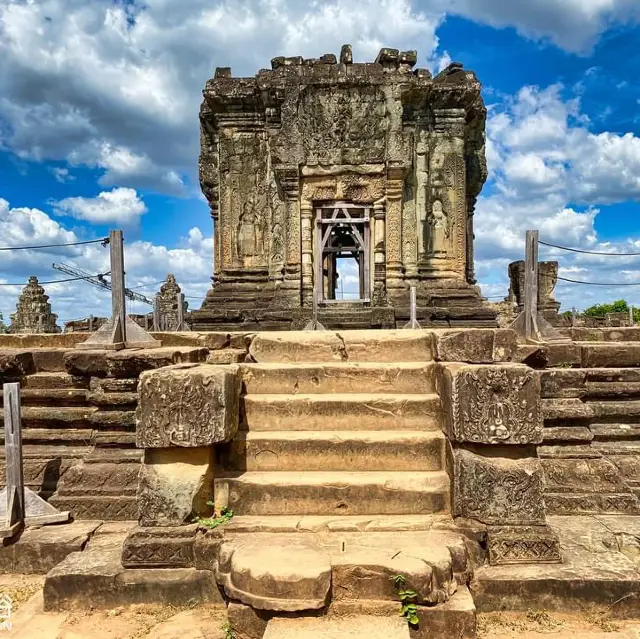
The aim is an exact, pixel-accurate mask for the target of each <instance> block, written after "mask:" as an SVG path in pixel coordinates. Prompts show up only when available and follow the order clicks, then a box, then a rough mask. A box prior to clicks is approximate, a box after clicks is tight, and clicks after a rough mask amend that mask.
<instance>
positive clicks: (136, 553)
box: [122, 524, 198, 568]
mask: <svg viewBox="0 0 640 639" xmlns="http://www.w3.org/2000/svg"><path fill="white" fill-rule="evenodd" d="M197 532H198V524H191V525H187V526H171V527H164V528H161V527H156V528H135V529H134V530H132V531H131V532H130V533H129V535H128V536H127V538H126V540H125V542H124V545H123V547H122V565H123V566H124V567H125V568H193V567H194V565H195V560H194V543H195V540H196V534H197Z"/></svg>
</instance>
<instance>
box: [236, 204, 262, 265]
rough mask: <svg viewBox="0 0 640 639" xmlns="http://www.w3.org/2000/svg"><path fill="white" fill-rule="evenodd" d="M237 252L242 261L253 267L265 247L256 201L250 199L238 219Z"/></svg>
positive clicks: (243, 206)
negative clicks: (255, 259) (254, 260)
mask: <svg viewBox="0 0 640 639" xmlns="http://www.w3.org/2000/svg"><path fill="white" fill-rule="evenodd" d="M236 238H237V242H236V250H237V253H238V257H239V258H240V259H241V260H246V261H247V262H248V264H247V266H249V265H251V264H252V262H253V259H254V258H256V257H258V256H260V255H262V253H263V246H264V228H263V225H262V224H260V223H259V220H258V215H257V213H256V206H255V201H254V199H253V198H252V197H250V198H249V199H248V200H247V201H246V202H245V203H244V204H243V205H242V213H240V217H239V219H238V232H237V235H236Z"/></svg>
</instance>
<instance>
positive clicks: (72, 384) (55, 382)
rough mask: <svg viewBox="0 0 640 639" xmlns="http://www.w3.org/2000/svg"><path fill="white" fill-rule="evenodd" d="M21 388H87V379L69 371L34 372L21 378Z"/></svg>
mask: <svg viewBox="0 0 640 639" xmlns="http://www.w3.org/2000/svg"><path fill="white" fill-rule="evenodd" d="M20 385H21V386H22V389H23V390H24V389H29V390H36V389H48V390H53V389H62V388H83V389H87V388H89V379H88V378H86V377H80V376H78V375H69V373H34V374H32V375H27V376H26V377H23V378H22V381H21V382H20Z"/></svg>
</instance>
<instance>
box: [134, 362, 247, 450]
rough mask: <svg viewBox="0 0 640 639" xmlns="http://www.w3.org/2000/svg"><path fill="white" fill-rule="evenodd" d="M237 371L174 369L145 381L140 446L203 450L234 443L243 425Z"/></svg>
mask: <svg viewBox="0 0 640 639" xmlns="http://www.w3.org/2000/svg"><path fill="white" fill-rule="evenodd" d="M240 391H241V379H240V373H239V369H238V367H237V366H211V365H201V366H172V367H168V368H165V369H161V370H157V371H148V372H145V373H143V374H142V375H141V376H140V384H139V395H140V400H139V405H138V415H137V429H136V445H137V446H138V447H139V448H168V447H171V446H181V447H195V448H197V447H201V446H210V445H212V444H214V443H219V442H226V441H230V440H231V439H233V437H234V435H235V434H236V432H237V430H238V422H239V419H240Z"/></svg>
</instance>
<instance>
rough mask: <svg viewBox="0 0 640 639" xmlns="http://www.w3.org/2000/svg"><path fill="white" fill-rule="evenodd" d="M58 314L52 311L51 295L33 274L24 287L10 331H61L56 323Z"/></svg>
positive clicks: (12, 318)
mask: <svg viewBox="0 0 640 639" xmlns="http://www.w3.org/2000/svg"><path fill="white" fill-rule="evenodd" d="M57 319H58V316H57V315H56V314H55V313H52V312H51V304H50V303H49V296H48V295H46V294H45V292H44V288H42V286H40V284H38V278H37V277H35V276H31V277H30V278H29V283H28V284H27V285H26V286H25V287H24V289H23V290H22V293H21V294H20V297H19V298H18V303H17V304H16V312H15V313H13V314H12V315H11V326H9V332H10V333H60V332H61V329H60V327H59V326H58V325H57V324H56V321H57Z"/></svg>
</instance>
